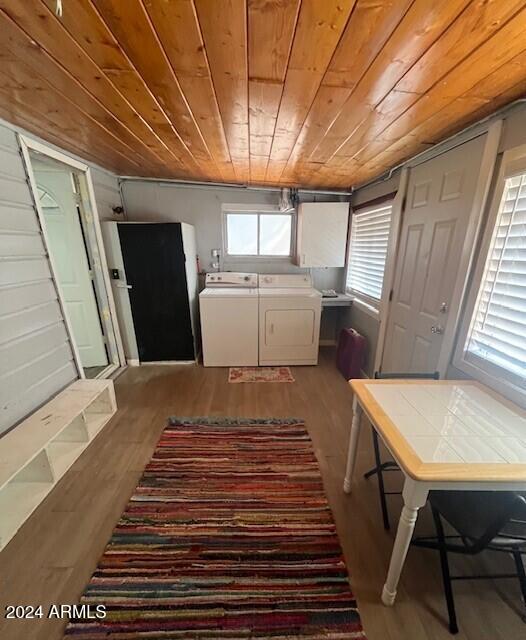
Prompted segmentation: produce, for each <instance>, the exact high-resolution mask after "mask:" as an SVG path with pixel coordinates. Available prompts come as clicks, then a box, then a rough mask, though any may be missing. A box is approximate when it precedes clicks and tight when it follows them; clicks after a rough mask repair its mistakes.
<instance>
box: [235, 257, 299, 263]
mask: <svg viewBox="0 0 526 640" xmlns="http://www.w3.org/2000/svg"><path fill="white" fill-rule="evenodd" d="M223 262H224V263H230V262H232V263H236V264H241V263H246V262H282V263H288V264H291V263H292V257H291V256H229V255H225V256H223Z"/></svg>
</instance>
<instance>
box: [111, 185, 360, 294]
mask: <svg viewBox="0 0 526 640" xmlns="http://www.w3.org/2000/svg"><path fill="white" fill-rule="evenodd" d="M122 194H123V200H124V208H125V214H126V218H127V219H128V220H131V221H133V220H136V221H137V220H142V221H152V222H154V221H155V222H188V223H189V224H192V225H194V226H195V229H196V235H197V252H198V255H199V259H200V264H201V270H203V271H210V270H211V263H212V256H211V251H212V249H221V247H222V237H221V235H222V231H221V211H222V209H221V207H222V205H223V204H261V205H277V204H278V198H279V193H278V191H270V190H254V189H243V188H235V187H215V186H210V187H208V186H201V185H199V186H194V185H180V184H176V183H168V182H165V183H163V182H155V181H147V180H124V181H123V182H122ZM300 197H301V200H302V201H303V202H314V201H320V202H323V201H331V200H332V201H340V200H346V199H347V196H332V195H323V194H320V195H314V194H310V193H304V194H300ZM222 268H223V269H224V270H231V271H248V272H255V273H296V272H297V273H302V272H304V271H307V270H306V269H300V268H299V267H297V266H295V265H294V264H292V262H291V261H283V260H279V261H272V260H271V261H261V260H258V261H257V262H256V261H254V260H250V259H248V260H244V261H242V262H240V261H238V260H236V261H229V260H227V259H225V260H224V261H223V264H222ZM312 274H313V278H314V282H315V286H316V287H317V288H319V289H326V288H335V289H341V286H342V278H343V269H313V270H312Z"/></svg>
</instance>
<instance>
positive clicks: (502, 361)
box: [465, 173, 526, 384]
mask: <svg viewBox="0 0 526 640" xmlns="http://www.w3.org/2000/svg"><path fill="white" fill-rule="evenodd" d="M465 357H466V359H467V360H468V361H469V360H470V359H472V360H473V359H474V360H476V361H477V364H479V366H480V360H483V361H484V362H486V363H488V364H489V365H490V368H492V369H494V368H495V367H497V368H498V369H499V370H500V371H502V370H505V371H506V372H508V374H511V377H512V378H514V379H516V378H518V379H519V382H520V383H522V384H524V380H525V379H526V173H524V174H522V175H519V176H514V177H511V178H508V179H507V180H506V182H505V186H504V193H503V197H502V201H501V204H500V209H499V212H498V215H497V220H496V224H495V228H494V231H493V237H492V240H491V244H490V248H489V253H488V257H487V260H486V265H485V269H484V275H483V278H482V282H481V286H480V291H479V294H478V299H477V303H476V306H475V311H474V314H473V318H472V322H471V327H470V331H469V334H468V338H467V342H466V347H465ZM508 377H510V376H508Z"/></svg>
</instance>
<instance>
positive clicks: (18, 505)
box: [0, 380, 117, 549]
mask: <svg viewBox="0 0 526 640" xmlns="http://www.w3.org/2000/svg"><path fill="white" fill-rule="evenodd" d="M116 410H117V405H116V402H115V393H114V389H113V382H112V381H111V380H77V381H76V382H74V383H73V384H71V385H70V386H69V387H68V388H67V389H65V390H64V391H62V392H61V393H60V394H58V395H57V396H56V397H55V398H53V399H52V400H50V401H49V402H48V403H47V404H45V405H44V406H43V407H42V408H40V409H39V410H38V411H36V412H35V413H33V414H32V415H31V416H30V417H29V418H27V419H26V420H24V422H22V423H21V424H19V425H18V426H17V427H15V429H13V430H12V431H10V432H9V433H8V434H6V435H5V436H4V437H3V438H1V439H0V549H2V548H3V547H5V545H6V544H7V543H8V542H9V540H11V538H12V537H13V536H14V535H15V533H16V532H17V531H18V529H19V528H20V527H21V526H22V524H23V523H24V522H25V521H26V520H27V518H28V517H29V516H30V515H31V513H32V512H33V511H34V510H35V509H36V508H37V507H38V505H39V504H40V503H41V502H42V501H43V500H44V498H45V497H46V496H47V495H48V494H49V492H50V491H51V490H52V489H53V487H54V486H55V485H56V484H57V482H58V481H59V480H60V478H61V477H62V476H63V475H64V474H65V473H66V471H67V470H68V469H69V468H70V467H71V465H72V464H73V463H74V462H75V460H77V458H78V457H79V456H80V455H81V453H82V452H83V451H84V450H85V449H86V447H88V446H89V444H90V442H91V441H92V440H93V439H94V438H95V436H96V435H97V434H98V433H99V432H100V431H101V429H102V428H103V427H104V425H105V424H106V423H107V422H108V421H109V419H110V418H111V417H112V415H113V414H114V413H115V411H116Z"/></svg>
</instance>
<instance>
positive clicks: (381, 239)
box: [347, 202, 392, 300]
mask: <svg viewBox="0 0 526 640" xmlns="http://www.w3.org/2000/svg"><path fill="white" fill-rule="evenodd" d="M391 210H392V203H391V202H389V203H387V204H385V203H384V204H382V205H380V206H376V207H374V208H370V209H367V211H364V212H363V213H355V214H354V215H353V217H352V221H351V240H350V244H349V261H348V270H347V290H348V291H349V292H351V293H358V294H360V293H361V294H363V295H365V296H367V297H369V298H372V299H373V300H380V298H381V297H382V285H383V282H384V270H385V260H386V257H387V246H388V243H389V229H390V227H391Z"/></svg>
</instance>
